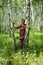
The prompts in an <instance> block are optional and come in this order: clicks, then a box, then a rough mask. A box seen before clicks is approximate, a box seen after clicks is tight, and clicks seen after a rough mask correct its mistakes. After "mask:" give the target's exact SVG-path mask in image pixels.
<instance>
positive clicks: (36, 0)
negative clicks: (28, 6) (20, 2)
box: [32, 0, 41, 5]
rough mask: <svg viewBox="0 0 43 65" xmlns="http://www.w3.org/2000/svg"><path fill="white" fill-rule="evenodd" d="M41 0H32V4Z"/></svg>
mask: <svg viewBox="0 0 43 65" xmlns="http://www.w3.org/2000/svg"><path fill="white" fill-rule="evenodd" d="M40 1H41V0H32V4H33V5H36V3H39V2H40Z"/></svg>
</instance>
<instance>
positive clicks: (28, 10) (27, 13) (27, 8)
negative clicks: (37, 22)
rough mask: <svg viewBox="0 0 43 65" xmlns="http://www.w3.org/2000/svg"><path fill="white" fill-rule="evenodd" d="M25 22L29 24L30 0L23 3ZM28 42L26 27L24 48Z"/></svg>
mask: <svg viewBox="0 0 43 65" xmlns="http://www.w3.org/2000/svg"><path fill="white" fill-rule="evenodd" d="M25 24H26V25H30V0H26V4H25ZM28 42H29V29H27V28H26V29H25V38H24V43H25V46H26V48H28Z"/></svg>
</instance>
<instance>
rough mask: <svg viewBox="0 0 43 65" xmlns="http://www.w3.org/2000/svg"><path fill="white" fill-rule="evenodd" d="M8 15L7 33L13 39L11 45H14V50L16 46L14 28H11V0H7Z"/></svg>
mask: <svg viewBox="0 0 43 65" xmlns="http://www.w3.org/2000/svg"><path fill="white" fill-rule="evenodd" d="M8 17H9V35H10V37H11V38H12V40H13V46H14V50H15V48H16V42H15V38H14V30H13V29H11V26H12V8H11V0H8Z"/></svg>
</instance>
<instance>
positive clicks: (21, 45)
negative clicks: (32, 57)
mask: <svg viewBox="0 0 43 65" xmlns="http://www.w3.org/2000/svg"><path fill="white" fill-rule="evenodd" d="M20 47H21V49H23V40H20Z"/></svg>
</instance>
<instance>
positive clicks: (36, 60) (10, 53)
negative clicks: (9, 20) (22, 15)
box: [0, 32, 43, 65]
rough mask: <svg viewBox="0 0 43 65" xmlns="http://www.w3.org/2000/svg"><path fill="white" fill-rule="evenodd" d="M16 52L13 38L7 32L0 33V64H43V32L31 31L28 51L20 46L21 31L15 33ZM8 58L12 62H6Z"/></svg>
mask: <svg viewBox="0 0 43 65" xmlns="http://www.w3.org/2000/svg"><path fill="white" fill-rule="evenodd" d="M15 38H16V48H17V49H18V50H16V52H15V51H14V48H13V44H12V39H11V38H10V37H9V36H8V35H7V34H4V33H3V34H0V65H43V33H41V32H30V38H29V47H28V52H26V53H24V52H21V50H20V48H19V39H18V38H19V32H16V33H15ZM8 60H10V61H11V63H12V64H11V63H10V64H6V63H7V62H8Z"/></svg>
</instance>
